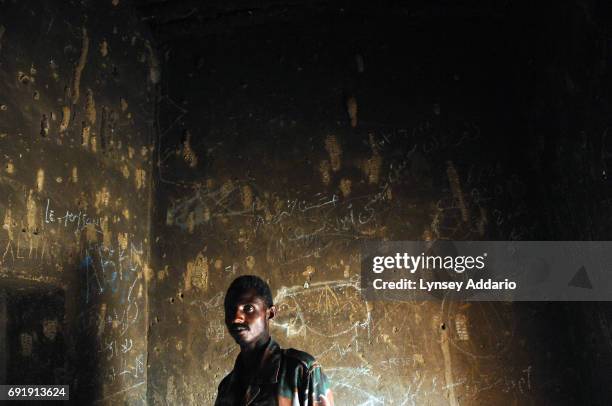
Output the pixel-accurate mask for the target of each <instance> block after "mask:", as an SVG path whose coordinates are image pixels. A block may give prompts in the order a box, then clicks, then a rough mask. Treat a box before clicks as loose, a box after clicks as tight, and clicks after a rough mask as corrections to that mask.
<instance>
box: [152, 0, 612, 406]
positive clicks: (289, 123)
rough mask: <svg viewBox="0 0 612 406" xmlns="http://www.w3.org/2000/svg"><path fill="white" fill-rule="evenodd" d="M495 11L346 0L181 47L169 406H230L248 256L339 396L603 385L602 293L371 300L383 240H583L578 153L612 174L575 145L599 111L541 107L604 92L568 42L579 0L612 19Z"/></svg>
mask: <svg viewBox="0 0 612 406" xmlns="http://www.w3.org/2000/svg"><path fill="white" fill-rule="evenodd" d="M497 11H498V12H496V13H493V15H491V16H489V17H490V18H485V19H480V20H473V19H471V18H470V17H469V16H470V15H472V14H470V13H469V12H467V13H466V15H462V14H461V13H459V14H458V15H452V14H451V15H449V16H448V18H443V17H440V15H439V14H437V13H433V15H432V16H431V17H429V18H428V17H427V16H426V15H424V16H422V17H417V18H416V19H410V20H408V22H407V21H406V18H407V17H401V16H399V17H397V18H395V19H394V18H390V17H389V16H386V17H385V18H381V19H377V18H375V17H372V16H369V17H368V18H367V19H366V18H364V17H363V16H359V15H352V14H351V13H350V12H346V13H342V12H341V11H338V12H337V13H336V14H334V13H331V14H326V15H324V16H318V17H317V18H313V19H312V20H308V22H301V23H300V22H296V21H290V22H284V23H283V22H279V23H268V24H267V25H260V26H257V27H248V26H246V27H245V26H243V27H231V26H228V28H227V29H226V30H219V31H218V32H216V33H210V32H209V34H208V35H205V36H202V37H201V38H199V39H198V41H191V40H185V41H175V42H170V43H168V44H166V51H165V52H164V55H165V60H164V72H166V73H167V74H165V75H164V81H163V86H162V88H163V89H164V90H163V92H162V95H161V101H160V111H161V115H160V117H159V120H158V124H159V128H158V145H159V148H158V149H157V152H158V154H157V155H156V157H155V158H154V159H155V160H156V163H157V167H156V173H155V174H154V178H155V179H154V182H155V183H156V194H155V196H156V197H155V200H156V205H155V211H154V222H153V235H154V241H153V252H154V258H153V260H152V261H153V269H154V275H153V277H152V279H151V283H150V295H149V299H150V317H149V320H150V334H149V362H148V365H149V369H148V379H149V381H148V399H149V401H150V402H151V404H155V405H165V404H194V405H195V404H212V402H213V399H214V398H215V395H216V387H217V385H218V383H219V382H220V380H221V379H222V378H223V376H224V375H225V374H226V373H228V372H229V371H230V370H231V368H232V366H233V362H234V359H235V357H236V355H237V354H238V348H237V346H236V345H235V344H234V343H233V342H232V339H231V338H230V337H229V336H228V334H227V332H226V329H225V326H224V322H223V295H224V292H225V290H226V288H227V286H228V284H229V283H230V281H231V280H232V279H233V278H235V277H236V276H238V275H241V274H246V273H254V274H258V275H260V276H262V277H264V278H265V279H266V280H268V281H269V282H270V284H271V286H272V288H273V294H274V297H275V302H276V304H277V306H278V307H279V315H278V317H277V318H276V319H275V320H274V322H273V327H272V333H273V335H274V337H275V338H276V339H277V340H278V341H280V342H281V344H282V345H284V346H291V347H296V348H300V349H303V350H305V351H308V352H310V353H311V354H313V355H315V356H316V357H317V358H318V360H319V361H320V362H321V364H322V365H323V366H324V369H325V371H326V373H327V375H328V376H329V377H330V378H331V381H332V386H333V390H334V391H335V393H336V399H337V402H338V404H341V405H378V404H380V405H383V404H436V405H438V404H449V405H459V404H469V405H483V404H487V405H493V404H498V405H505V404H521V405H522V404H572V403H575V402H577V403H583V402H587V403H589V402H590V403H592V404H597V403H598V402H599V403H601V402H602V401H603V399H606V395H605V394H603V393H601V389H599V395H594V394H595V393H597V391H598V390H597V389H596V388H595V387H594V385H593V384H592V383H591V382H592V381H590V380H589V379H588V378H586V376H587V375H585V371H588V370H589V369H588V368H589V365H590V361H589V356H588V355H587V354H588V353H589V351H590V350H593V351H594V352H596V353H598V354H604V357H605V354H608V355H609V354H610V348H612V347H610V342H609V339H606V338H605V337H609V330H607V332H608V335H607V336H606V335H604V334H603V333H604V332H605V331H604V330H605V328H602V327H601V325H600V324H598V322H597V320H598V316H593V315H591V316H590V318H589V320H590V321H589V322H587V321H585V318H584V313H585V312H586V311H587V309H582V308H580V307H567V306H566V305H563V304H552V305H548V304H520V305H519V304H511V303H457V302H451V301H438V302H410V301H406V302H387V303H385V302H368V301H365V300H363V299H362V298H361V296H360V290H359V289H360V288H359V261H358V259H359V258H358V244H359V243H360V242H361V241H364V240H369V239H389V240H418V239H424V240H432V239H467V240H469V239H493V240H495V239H499V240H506V239H524V240H529V239H545V240H546V239H549V240H554V239H556V236H557V235H560V234H559V233H563V235H565V236H568V237H569V236H573V238H578V239H580V238H582V234H576V233H572V231H576V230H578V229H580V228H579V227H572V228H568V227H567V226H566V224H565V223H563V222H558V221H555V220H554V218H555V216H559V215H561V214H562V213H565V212H564V211H563V210H558V209H557V206H556V205H555V204H553V202H552V199H553V198H557V199H558V198H563V199H565V201H568V202H571V204H572V205H575V206H579V205H581V204H586V203H587V201H588V199H586V198H585V196H584V195H582V190H581V189H580V186H579V185H578V184H570V183H569V182H570V181H569V180H568V178H567V177H566V176H565V173H566V172H565V171H568V172H572V171H575V173H576V175H575V176H576V177H575V178H572V179H584V181H585V182H587V183H588V185H589V188H591V189H590V190H592V191H596V190H598V191H600V192H601V190H603V189H602V188H603V187H604V185H602V183H601V177H600V176H599V175H600V174H601V172H600V171H599V172H598V171H597V170H595V171H594V172H593V173H592V174H591V169H589V168H585V167H584V166H581V164H580V163H578V162H576V161H575V160H574V159H577V157H584V156H585V155H579V156H577V155H573V154H572V153H570V152H569V151H571V148H573V146H575V145H582V144H578V142H579V141H578V140H579V139H580V134H581V133H580V131H577V130H578V129H579V128H580V126H581V124H580V123H579V122H576V124H575V125H576V127H573V128H566V132H564V133H562V134H559V132H558V131H557V124H558V123H559V122H564V121H563V120H566V117H565V116H567V115H569V112H568V111H567V110H564V109H560V110H556V111H555V110H554V109H551V110H550V115H546V116H544V115H543V113H542V109H543V108H548V107H546V106H549V105H552V106H559V105H560V103H559V100H562V101H563V102H564V103H565V102H569V101H572V102H575V103H585V101H587V100H590V97H592V96H593V95H592V94H590V93H588V94H584V93H583V94H575V93H571V89H566V88H565V87H564V86H566V85H567V82H566V80H564V79H563V78H566V77H567V75H571V77H572V81H573V82H572V83H574V85H575V86H578V84H579V83H580V84H584V83H587V82H589V80H603V77H602V76H601V74H599V75H597V74H595V73H593V77H589V78H588V79H587V78H585V77H581V76H574V74H573V73H567V72H566V73H563V74H561V75H560V76H558V75H557V73H558V72H565V70H567V69H568V68H567V67H566V65H565V64H564V63H567V62H568V61H574V59H573V58H576V59H575V60H581V61H582V62H581V63H584V64H585V65H588V64H590V63H593V62H594V61H598V63H600V62H601V61H600V60H599V58H600V57H601V55H602V54H601V53H598V52H595V51H594V52H592V53H589V54H588V58H586V59H585V58H583V59H580V58H578V55H573V56H572V57H571V58H570V57H568V56H567V55H566V52H567V47H566V46H565V45H566V44H565V43H564V42H563V41H569V40H570V39H568V37H567V36H561V37H560V36H559V35H558V34H559V32H564V30H565V29H566V19H567V18H570V20H571V21H574V22H573V25H572V27H574V30H575V31H576V32H578V33H580V34H576V35H577V38H583V40H584V41H585V42H584V43H587V42H588V40H587V39H586V38H589V36H590V35H596V34H595V33H596V32H597V29H596V27H593V25H592V24H591V23H588V22H585V18H586V17H585V15H584V14H580V16H582V17H576V18H575V20H572V18H574V17H571V16H574V14H575V13H574V11H575V9H574V8H571V7H569V8H565V7H560V8H559V9H555V10H554V12H555V13H556V14H555V20H554V21H555V22H556V23H555V24H552V23H550V24H545V25H542V24H540V22H541V20H539V18H543V16H545V15H546V14H545V13H544V12H543V11H542V10H539V11H538V13H536V14H535V15H534V16H532V13H531V12H530V11H528V10H525V9H521V8H518V9H517V8H512V7H510V8H509V9H507V10H506V9H503V8H502V9H500V10H497ZM419 18H421V19H419ZM407 27H408V28H407ZM483 33H486V35H483ZM534 38H537V40H534ZM571 38H574V37H571ZM559 41H561V42H559ZM584 43H583V42H580V41H578V42H576V43H575V44H573V47H572V48H571V49H572V52H574V53H578V52H579V49H581V46H582V45H584ZM599 46H601V44H599ZM551 49H553V50H554V52H553V51H551ZM551 52H552V54H551ZM562 55H563V58H567V59H563V58H561V56H562ZM564 61H565V62H564ZM580 66H583V65H580ZM578 71H579V72H583V73H584V72H585V71H584V70H578ZM556 72H557V73H556ZM574 89H576V88H574ZM604 97H606V100H609V95H608V94H607V93H606V95H605V96H604ZM549 103H552V104H549ZM597 109H605V104H604V103H602V104H599V105H598V107H597ZM597 109H593V110H592V111H599V113H597V117H599V118H602V117H603V115H604V112H603V111H604V110H597ZM585 111H591V108H590V107H588V105H586V106H585ZM584 123H586V121H585V122H584ZM584 123H583V124H584ZM603 130H605V125H603V124H602V123H600V125H597V126H594V127H593V128H591V129H588V130H585V131H586V132H585V134H586V136H587V138H588V139H589V140H592V141H593V143H591V144H588V145H589V147H588V148H592V150H589V152H585V154H589V155H592V156H595V157H596V156H597V153H598V151H600V149H598V147H599V146H600V144H599V143H597V142H596V140H597V139H598V137H599V136H600V135H601V133H602V131H603ZM556 140H559V141H558V143H559V144H557V141H556ZM557 145H564V147H563V149H556V148H557ZM566 148H569V150H568V149H566ZM581 159H582V158H581ZM543 160H547V163H546V164H542V161H543ZM594 165H595V166H594V167H597V168H599V167H598V166H597V165H600V163H597V162H596V163H595V164H594ZM599 169H601V168H599ZM572 173H574V172H572ZM559 185H564V188H563V189H560V188H558V186H559ZM575 191H578V192H576V193H574V192H575ZM549 199H550V200H549ZM543 202H546V204H544V203H543ZM594 205H595V203H594ZM596 205H598V206H599V207H605V203H604V198H603V197H601V200H598V201H597V203H596ZM578 216H579V215H578V214H577V213H575V218H576V219H577V218H578ZM584 218H586V217H583V219H584ZM601 220H602V222H605V219H604V218H602V219H601ZM591 224H592V222H591ZM589 227H590V226H588V225H587V226H586V227H585V229H590V228H589ZM601 227H602V229H603V228H604V227H605V225H601ZM591 230H592V229H591ZM607 230H609V227H608V228H607ZM599 236H600V238H602V239H605V236H606V234H605V233H604V232H601V233H600V234H599ZM569 239H571V238H569ZM597 314H599V313H597ZM589 323H591V324H589ZM587 324H588V326H587ZM572 325H584V326H585V330H583V331H584V333H585V334H584V335H582V334H575V333H574V332H573V330H572ZM591 336H596V337H598V340H599V341H597V342H594V341H593V342H591V341H590V340H588V339H587V338H586V337H591ZM582 337H584V338H582ZM608 359H609V358H608ZM606 373H607V372H606V370H605V369H600V370H599V371H598V372H592V374H593V375H595V374H601V376H609V374H607V375H606ZM593 389H595V390H593Z"/></svg>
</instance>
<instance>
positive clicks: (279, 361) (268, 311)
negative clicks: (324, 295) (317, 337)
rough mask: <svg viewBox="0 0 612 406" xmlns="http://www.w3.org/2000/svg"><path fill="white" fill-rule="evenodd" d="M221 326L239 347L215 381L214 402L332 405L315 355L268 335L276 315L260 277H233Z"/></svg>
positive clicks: (221, 405)
mask: <svg viewBox="0 0 612 406" xmlns="http://www.w3.org/2000/svg"><path fill="white" fill-rule="evenodd" d="M224 306H225V325H226V326H227V329H228V331H229V333H230V335H231V336H232V337H233V338H234V340H235V341H236V343H237V344H238V345H239V346H240V354H238V358H236V363H235V364H234V369H233V370H232V372H230V373H229V374H228V375H227V376H226V377H225V378H223V380H222V381H221V383H220V384H219V392H218V394H217V400H216V402H215V406H247V405H248V406H272V405H278V406H333V405H334V400H333V395H332V392H331V390H330V389H329V382H328V380H327V377H326V376H325V375H324V374H323V372H322V371H321V367H320V366H319V364H317V362H316V361H315V359H314V358H313V357H312V356H311V355H309V354H307V353H305V352H302V351H298V350H294V349H293V348H289V349H281V348H280V347H279V346H278V344H277V343H276V342H275V341H274V340H273V339H272V337H270V320H271V319H273V318H274V316H275V315H276V307H275V306H274V304H273V303H272V293H271V292H270V287H269V286H268V284H267V283H266V282H264V281H263V280H262V279H261V278H259V277H257V276H254V275H244V276H240V277H238V278H236V279H235V280H234V281H233V282H232V283H231V285H230V287H229V288H228V290H227V293H226V294H225V302H224Z"/></svg>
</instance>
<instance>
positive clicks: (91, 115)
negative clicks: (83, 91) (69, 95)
mask: <svg viewBox="0 0 612 406" xmlns="http://www.w3.org/2000/svg"><path fill="white" fill-rule="evenodd" d="M96 115H97V112H96V101H95V100H94V93H93V90H91V89H87V101H86V102H85V117H86V118H87V123H88V124H89V125H94V124H96Z"/></svg>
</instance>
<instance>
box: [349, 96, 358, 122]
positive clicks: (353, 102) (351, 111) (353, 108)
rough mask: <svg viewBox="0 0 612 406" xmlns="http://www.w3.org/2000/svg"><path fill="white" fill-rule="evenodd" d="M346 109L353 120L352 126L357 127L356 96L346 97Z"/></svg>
mask: <svg viewBox="0 0 612 406" xmlns="http://www.w3.org/2000/svg"><path fill="white" fill-rule="evenodd" d="M346 111H347V113H348V115H349V118H350V120H351V127H353V128H355V127H357V99H355V97H353V96H350V97H349V98H347V99H346Z"/></svg>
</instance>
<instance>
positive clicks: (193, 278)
mask: <svg viewBox="0 0 612 406" xmlns="http://www.w3.org/2000/svg"><path fill="white" fill-rule="evenodd" d="M192 287H195V288H197V289H199V290H201V291H206V290H208V258H207V257H205V256H204V254H203V253H202V252H200V253H199V254H198V256H197V257H196V258H195V259H194V260H193V261H189V262H188V263H187V271H186V272H185V291H186V292H188V291H190V290H191V288H192Z"/></svg>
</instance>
